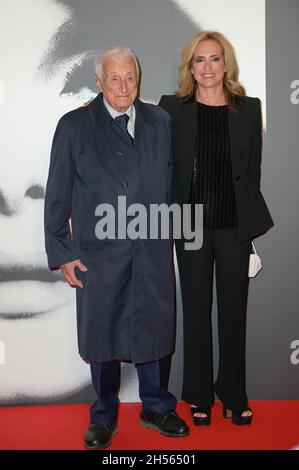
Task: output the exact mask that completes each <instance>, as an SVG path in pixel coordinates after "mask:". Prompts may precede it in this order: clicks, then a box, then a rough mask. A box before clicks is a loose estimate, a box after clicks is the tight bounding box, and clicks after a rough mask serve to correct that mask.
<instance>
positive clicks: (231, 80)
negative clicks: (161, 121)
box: [176, 31, 246, 107]
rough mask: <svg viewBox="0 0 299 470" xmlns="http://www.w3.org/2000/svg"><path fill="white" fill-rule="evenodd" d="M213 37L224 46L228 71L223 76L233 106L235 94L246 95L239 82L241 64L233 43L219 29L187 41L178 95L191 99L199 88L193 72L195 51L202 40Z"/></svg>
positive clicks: (204, 32) (223, 51) (202, 32)
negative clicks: (239, 64)
mask: <svg viewBox="0 0 299 470" xmlns="http://www.w3.org/2000/svg"><path fill="white" fill-rule="evenodd" d="M208 39H213V40H214V41H217V42H218V44H219V45H220V46H221V48H222V54H223V57H224V62H225V67H226V72H225V75H224V78H223V87H224V93H225V95H226V99H227V102H228V105H229V106H230V107H233V98H234V97H235V96H244V95H245V94H246V92H245V88H244V87H243V86H242V85H241V84H240V83H239V81H238V79H239V66H238V62H237V58H236V54H235V51H234V48H233V46H232V44H231V43H230V42H229V40H228V39H226V37H225V36H224V35H223V34H221V33H218V32H217V31H201V32H200V33H198V34H196V35H195V36H194V37H193V38H192V39H190V41H188V42H187V44H186V46H185V47H184V50H183V53H182V62H181V65H180V68H179V80H178V83H179V89H178V91H177V92H176V96H178V97H179V98H183V99H189V98H191V97H192V96H193V94H194V93H195V91H196V89H197V83H196V81H195V79H194V76H193V74H192V73H191V66H192V60H193V57H194V51H195V49H196V47H197V46H198V44H199V43H200V42H202V41H206V40H208Z"/></svg>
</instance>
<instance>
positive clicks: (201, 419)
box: [190, 406, 211, 426]
mask: <svg viewBox="0 0 299 470" xmlns="http://www.w3.org/2000/svg"><path fill="white" fill-rule="evenodd" d="M190 411H191V415H192V418H193V424H194V426H209V425H210V424H211V408H201V407H199V406H191V407H190ZM196 413H204V414H205V415H206V416H194V415H195V414H196Z"/></svg>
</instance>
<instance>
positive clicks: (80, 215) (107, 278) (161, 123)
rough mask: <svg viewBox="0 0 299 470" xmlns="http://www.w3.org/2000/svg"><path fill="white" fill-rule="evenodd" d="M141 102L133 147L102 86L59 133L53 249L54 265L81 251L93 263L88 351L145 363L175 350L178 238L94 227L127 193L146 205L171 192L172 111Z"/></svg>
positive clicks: (52, 179) (83, 303)
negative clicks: (111, 233) (112, 234)
mask: <svg viewBox="0 0 299 470" xmlns="http://www.w3.org/2000/svg"><path fill="white" fill-rule="evenodd" d="M134 106H135V110H136V122H135V142H134V145H133V144H132V142H131V141H130V138H129V136H128V135H127V134H125V132H124V131H123V130H122V129H121V128H120V126H119V125H118V124H117V123H116V122H115V120H114V119H112V118H111V116H110V114H109V113H108V111H107V109H106V108H105V106H104V104H103V99H102V95H101V94H99V95H98V96H97V98H96V99H95V100H94V101H93V102H92V103H91V104H90V105H89V106H88V107H82V108H79V109H76V110H74V111H71V112H70V113H67V114H66V115H64V116H63V117H62V118H61V119H60V121H59V123H58V125H57V129H56V132H55V135H54V139H53V145H52V152H51V162H50V168H49V176H48V182H47V190H46V200H45V241H46V251H47V256H48V262H49V266H50V267H55V266H59V265H61V264H64V263H67V262H69V261H72V260H75V259H78V258H79V259H80V260H81V261H82V262H83V263H84V264H85V265H86V266H87V268H88V271H87V272H86V273H83V272H79V270H76V274H77V276H78V277H79V278H80V279H81V280H82V282H83V284H84V288H83V289H80V288H77V323H78V343H79V353H80V355H81V356H82V358H83V359H86V360H93V361H108V360H112V359H116V358H119V359H129V360H132V361H133V362H135V363H142V362H148V361H153V360H157V359H159V358H162V357H164V356H167V355H168V354H171V353H172V352H173V351H174V342H175V306H174V285H175V283H174V267H173V250H172V241H171V240H165V239H164V240H162V239H161V238H160V239H152V240H151V239H137V240H135V241H133V240H130V239H128V238H127V239H119V238H117V237H118V233H116V238H115V239H105V240H99V239H98V238H97V237H96V234H95V225H96V223H97V222H98V221H99V217H97V216H96V215H95V209H96V207H97V205H98V204H101V203H109V204H111V205H112V206H113V207H115V208H117V200H118V196H126V198H127V199H126V203H127V206H129V205H130V204H132V203H141V204H143V205H144V206H146V207H147V208H148V207H149V205H150V204H160V203H169V202H170V200H171V179H172V156H171V143H170V141H171V135H170V117H169V115H168V114H167V113H166V111H164V110H163V109H162V108H159V107H158V106H154V105H150V104H145V103H143V102H141V101H140V100H138V99H136V100H135V102H134ZM128 219H129V216H128ZM70 220H71V230H70V223H69V222H70ZM131 220H132V219H131ZM127 221H128V220H127ZM116 229H117V223H116Z"/></svg>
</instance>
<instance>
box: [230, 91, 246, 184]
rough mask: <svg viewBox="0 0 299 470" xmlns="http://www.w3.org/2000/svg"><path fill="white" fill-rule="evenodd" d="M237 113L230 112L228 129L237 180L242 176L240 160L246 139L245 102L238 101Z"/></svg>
mask: <svg viewBox="0 0 299 470" xmlns="http://www.w3.org/2000/svg"><path fill="white" fill-rule="evenodd" d="M235 105H236V111H231V110H229V111H228V127H229V137H230V154H231V163H232V173H233V176H234V177H235V178H238V177H240V176H242V161H241V159H240V155H241V154H242V152H241V146H242V142H244V140H245V139H246V123H244V113H242V106H243V100H242V99H241V98H239V99H237V100H236V103H235Z"/></svg>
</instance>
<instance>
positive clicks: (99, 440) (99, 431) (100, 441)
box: [84, 423, 118, 449]
mask: <svg viewBox="0 0 299 470" xmlns="http://www.w3.org/2000/svg"><path fill="white" fill-rule="evenodd" d="M117 430H118V429H117V425H116V423H111V424H90V425H89V427H88V429H87V431H86V432H85V434H84V443H85V448H86V449H103V448H104V447H108V446H110V444H111V441H112V436H114V434H116V433H117Z"/></svg>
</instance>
